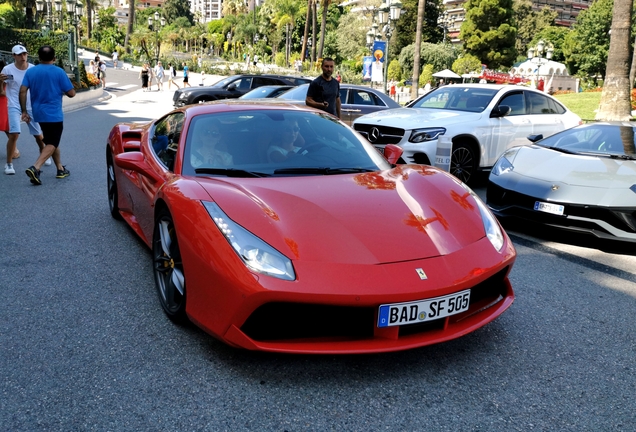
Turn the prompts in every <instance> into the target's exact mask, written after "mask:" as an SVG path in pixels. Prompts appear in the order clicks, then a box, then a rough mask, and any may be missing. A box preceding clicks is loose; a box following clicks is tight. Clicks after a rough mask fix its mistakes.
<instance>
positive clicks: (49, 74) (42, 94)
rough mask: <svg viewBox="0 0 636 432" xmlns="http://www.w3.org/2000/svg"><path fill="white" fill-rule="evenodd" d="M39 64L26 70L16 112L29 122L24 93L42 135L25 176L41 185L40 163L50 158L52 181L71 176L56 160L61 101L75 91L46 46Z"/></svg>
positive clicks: (61, 117) (60, 126) (62, 122)
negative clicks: (53, 168)
mask: <svg viewBox="0 0 636 432" xmlns="http://www.w3.org/2000/svg"><path fill="white" fill-rule="evenodd" d="M38 58H39V60H40V64H38V65H37V66H35V67H32V68H30V69H29V70H27V72H26V74H24V80H23V81H22V86H21V87H20V108H21V110H22V120H24V121H25V122H28V121H31V116H30V115H29V113H28V111H27V109H26V102H27V92H29V91H30V93H31V102H32V103H33V119H34V120H37V121H38V123H40V126H41V127H42V131H43V133H44V143H45V146H44V150H42V152H41V153H40V157H39V158H38V160H37V161H35V163H34V164H33V165H32V166H30V167H29V168H27V170H26V174H27V176H29V179H30V180H31V183H33V184H34V185H41V184H42V181H41V180H40V168H41V167H42V165H43V164H44V161H46V159H48V158H49V157H51V156H53V161H54V162H55V166H56V167H57V175H56V176H55V177H56V178H59V179H63V178H66V177H68V176H69V175H70V174H71V173H70V172H69V171H68V170H67V169H66V167H65V166H64V165H62V160H61V158H60V149H59V148H58V146H59V144H60V139H61V138H62V130H63V129H64V111H63V110H62V98H63V96H64V95H66V96H68V97H70V98H72V97H74V96H75V89H74V88H73V84H71V80H69V79H68V76H67V75H66V72H64V70H63V69H62V68H59V67H57V66H56V65H55V50H54V49H53V47H51V46H50V45H44V46H43V47H41V48H40V49H39V50H38Z"/></svg>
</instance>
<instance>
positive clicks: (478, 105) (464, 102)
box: [411, 85, 497, 112]
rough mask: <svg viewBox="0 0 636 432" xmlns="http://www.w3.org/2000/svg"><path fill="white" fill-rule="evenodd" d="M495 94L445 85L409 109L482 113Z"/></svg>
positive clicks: (471, 88)
mask: <svg viewBox="0 0 636 432" xmlns="http://www.w3.org/2000/svg"><path fill="white" fill-rule="evenodd" d="M496 93H497V90H495V89H488V88H483V87H462V86H458V85H446V86H443V87H440V88H438V89H435V90H433V91H432V92H430V93H429V94H427V95H426V96H424V97H423V98H422V99H420V100H419V101H417V102H416V103H414V104H413V105H412V106H411V108H428V109H446V110H453V111H469V112H482V111H483V110H484V109H486V107H487V106H488V104H489V103H490V101H491V100H492V98H493V97H494V96H495V94H496Z"/></svg>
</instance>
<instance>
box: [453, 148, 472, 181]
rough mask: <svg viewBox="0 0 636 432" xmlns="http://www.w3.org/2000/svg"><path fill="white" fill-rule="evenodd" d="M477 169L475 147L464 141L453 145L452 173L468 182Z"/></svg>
mask: <svg viewBox="0 0 636 432" xmlns="http://www.w3.org/2000/svg"><path fill="white" fill-rule="evenodd" d="M476 171H477V158H476V157H475V152H474V151H473V149H472V148H471V147H470V146H469V145H468V144H464V143H459V144H457V145H453V153H452V154H451V164H450V173H451V174H452V175H454V176H455V177H457V178H458V179H459V180H461V181H462V182H464V183H466V184H468V182H469V181H470V179H471V178H472V177H473V175H474V174H475V172H476Z"/></svg>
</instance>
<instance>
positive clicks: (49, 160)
mask: <svg viewBox="0 0 636 432" xmlns="http://www.w3.org/2000/svg"><path fill="white" fill-rule="evenodd" d="M52 163H53V159H52V158H48V159H47V160H46V162H44V165H46V166H51V164H52Z"/></svg>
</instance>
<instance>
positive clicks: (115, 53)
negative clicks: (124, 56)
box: [112, 51, 119, 69]
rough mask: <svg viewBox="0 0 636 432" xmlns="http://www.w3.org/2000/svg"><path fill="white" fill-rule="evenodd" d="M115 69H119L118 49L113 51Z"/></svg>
mask: <svg viewBox="0 0 636 432" xmlns="http://www.w3.org/2000/svg"><path fill="white" fill-rule="evenodd" d="M112 58H113V69H117V61H118V60H119V53H118V52H117V51H113V56H112Z"/></svg>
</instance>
